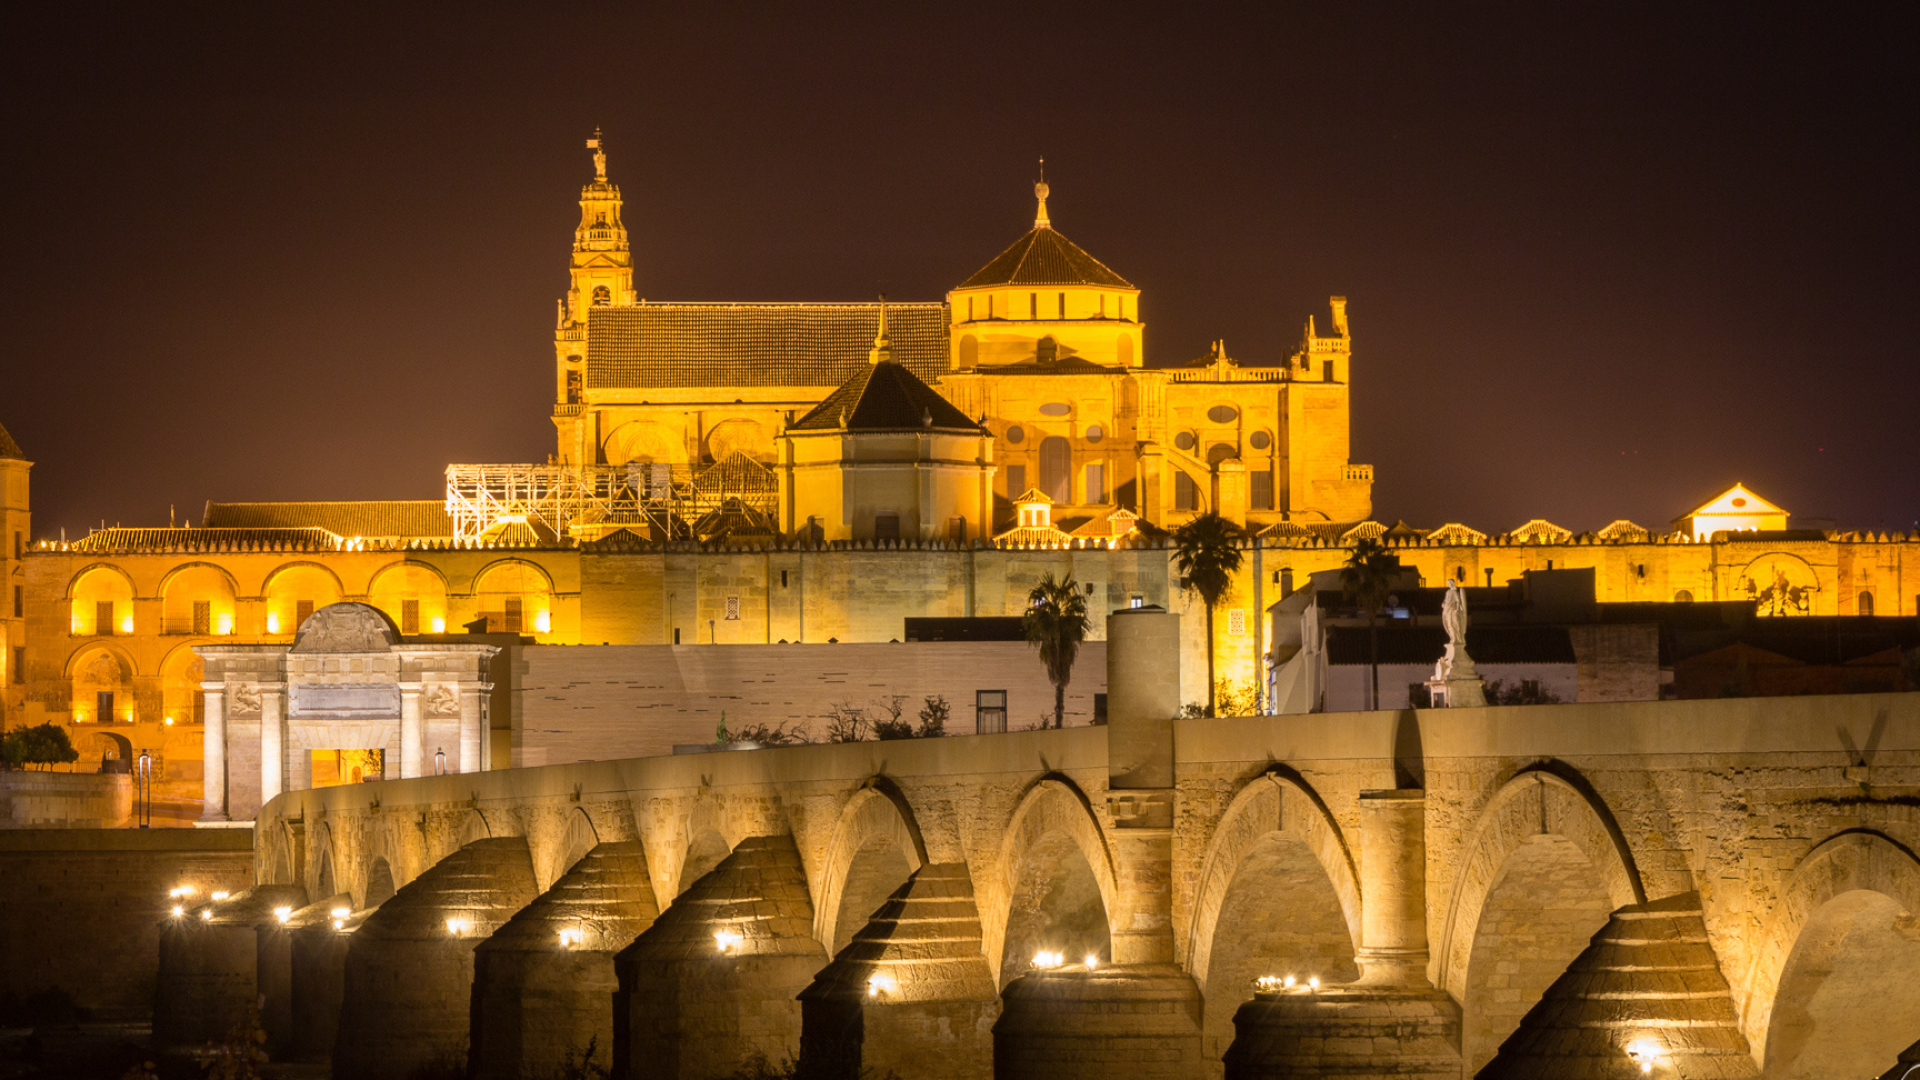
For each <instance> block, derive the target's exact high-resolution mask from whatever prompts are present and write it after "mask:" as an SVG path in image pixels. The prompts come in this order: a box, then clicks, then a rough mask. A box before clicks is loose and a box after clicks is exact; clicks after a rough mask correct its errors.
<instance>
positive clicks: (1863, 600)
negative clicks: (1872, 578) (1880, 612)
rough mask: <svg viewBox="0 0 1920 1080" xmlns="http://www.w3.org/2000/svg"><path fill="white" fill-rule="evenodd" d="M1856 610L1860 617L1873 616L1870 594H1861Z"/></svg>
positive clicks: (1871, 595)
mask: <svg viewBox="0 0 1920 1080" xmlns="http://www.w3.org/2000/svg"><path fill="white" fill-rule="evenodd" d="M1856 610H1857V611H1858V613H1859V614H1861V615H1872V614H1873V594H1872V593H1870V592H1862V593H1861V594H1860V602H1859V605H1858V607H1857V608H1856Z"/></svg>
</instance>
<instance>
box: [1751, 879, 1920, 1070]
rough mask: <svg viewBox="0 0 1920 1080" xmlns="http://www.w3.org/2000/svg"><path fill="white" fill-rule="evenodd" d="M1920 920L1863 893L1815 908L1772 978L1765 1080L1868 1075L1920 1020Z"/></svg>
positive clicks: (1889, 1060)
mask: <svg viewBox="0 0 1920 1080" xmlns="http://www.w3.org/2000/svg"><path fill="white" fill-rule="evenodd" d="M1916 973H1920V917H1916V914H1915V913H1914V912H1912V911H1909V910H1908V909H1907V907H1906V906H1905V905H1904V904H1902V903H1901V902H1900V901H1898V900H1895V899H1894V898H1892V897H1890V896H1888V895H1886V894H1885V893H1882V892H1878V891H1875V890H1872V889H1853V890H1850V891H1847V892H1843V893H1840V894H1839V895H1837V896H1835V897H1833V898H1832V899H1831V900H1828V901H1827V902H1826V903H1824V904H1822V905H1820V907H1819V908H1817V909H1815V911H1814V912H1813V914H1812V915H1811V917H1809V918H1808V920H1807V922H1806V924H1805V925H1804V926H1803V927H1802V928H1801V930H1800V937H1799V939H1798V940H1797V941H1795V942H1794V946H1793V951H1792V953H1790V954H1789V955H1788V958H1787V964H1786V968H1785V970H1783V971H1782V972H1781V975H1780V988H1779V991H1778V993H1776V994H1775V996H1774V1001H1773V1020H1772V1024H1771V1025H1770V1026H1769V1027H1768V1029H1767V1052H1766V1071H1765V1073H1764V1074H1763V1075H1764V1076H1765V1077H1767V1080H1820V1078H1826V1077H1838V1076H1875V1075H1878V1074H1879V1073H1880V1072H1881V1071H1882V1070H1884V1069H1886V1068H1887V1067H1888V1066H1890V1065H1892V1064H1893V1062H1894V1061H1895V1059H1897V1058H1898V1057H1899V1055H1900V1051H1902V1050H1904V1049H1906V1047H1907V1045H1908V1044H1910V1043H1912V1042H1913V1039H1914V1035H1915V1034H1916V1030H1920V1029H1916V1027H1915V1025H1916V1023H1920V976H1916Z"/></svg>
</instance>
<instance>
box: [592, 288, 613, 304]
mask: <svg viewBox="0 0 1920 1080" xmlns="http://www.w3.org/2000/svg"><path fill="white" fill-rule="evenodd" d="M611 303H613V291H612V290H610V289H608V288H607V287H606V286H605V285H595V286H594V287H593V306H594V307H606V306H607V305H608V304H611Z"/></svg>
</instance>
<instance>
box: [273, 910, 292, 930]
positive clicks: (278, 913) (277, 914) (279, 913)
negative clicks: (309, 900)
mask: <svg viewBox="0 0 1920 1080" xmlns="http://www.w3.org/2000/svg"><path fill="white" fill-rule="evenodd" d="M273 917H274V918H275V919H278V920H279V921H280V925H281V926H285V925H287V920H288V919H291V918H293V909H292V908H290V907H277V908H274V909H273Z"/></svg>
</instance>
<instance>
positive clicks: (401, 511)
mask: <svg viewBox="0 0 1920 1080" xmlns="http://www.w3.org/2000/svg"><path fill="white" fill-rule="evenodd" d="M201 524H202V525H205V526H206V527H207V528H209V529H304V528H318V529H325V530H327V531H328V532H333V533H338V534H339V535H341V536H348V537H352V536H379V537H415V536H452V535H453V519H451V518H449V517H448V516H447V506H446V504H445V503H443V502H441V501H440V500H439V499H405V500H400V499H395V500H382V501H378V502H262V503H217V502H210V503H208V504H207V513H206V519H205V520H204V521H202V522H201Z"/></svg>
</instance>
